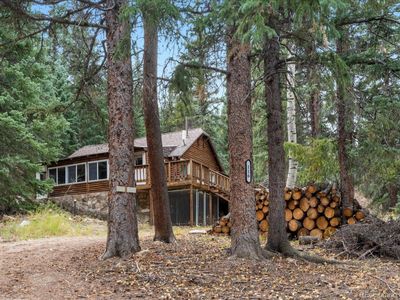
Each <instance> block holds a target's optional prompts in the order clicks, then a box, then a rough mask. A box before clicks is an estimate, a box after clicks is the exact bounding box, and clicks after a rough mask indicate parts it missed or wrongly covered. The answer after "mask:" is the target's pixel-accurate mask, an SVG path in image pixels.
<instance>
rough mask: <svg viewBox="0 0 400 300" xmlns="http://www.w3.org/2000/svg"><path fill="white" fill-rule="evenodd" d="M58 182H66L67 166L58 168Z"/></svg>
mask: <svg viewBox="0 0 400 300" xmlns="http://www.w3.org/2000/svg"><path fill="white" fill-rule="evenodd" d="M57 182H58V184H64V183H65V167H62V168H58V181H57Z"/></svg>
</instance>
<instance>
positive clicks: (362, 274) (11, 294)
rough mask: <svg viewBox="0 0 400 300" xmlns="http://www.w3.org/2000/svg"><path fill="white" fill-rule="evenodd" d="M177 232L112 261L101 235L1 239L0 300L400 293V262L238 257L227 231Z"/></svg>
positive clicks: (378, 295) (381, 296) (363, 296)
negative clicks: (232, 254)
mask: <svg viewBox="0 0 400 300" xmlns="http://www.w3.org/2000/svg"><path fill="white" fill-rule="evenodd" d="M177 237H178V243H177V244H169V245H166V244H163V243H159V242H153V241H152V238H151V236H146V237H142V238H141V247H142V251H141V252H139V253H137V254H135V255H133V256H132V257H130V258H128V259H126V260H121V259H117V258H113V259H109V260H106V261H100V260H99V259H98V257H99V256H100V255H101V253H102V251H104V245H105V238H100V237H89V238H88V237H74V238H70V237H63V238H49V239H40V240H32V241H26V242H14V243H4V242H3V243H0V267H1V268H0V299H81V298H85V299H400V262H398V261H397V262H396V261H389V260H381V259H371V260H364V261H346V262H345V264H341V265H321V264H319V265H317V264H312V263H307V262H303V261H298V260H294V259H290V258H282V257H279V258H276V259H275V258H274V259H273V260H266V261H248V260H240V259H237V260H232V259H228V257H227V252H226V248H227V247H228V246H229V238H227V237H214V236H209V235H203V236H194V235H189V234H186V233H185V234H180V235H179V236H177ZM307 251H316V253H320V254H321V255H327V256H329V257H332V254H330V253H325V254H324V253H323V252H320V251H322V250H319V249H317V248H316V249H307Z"/></svg>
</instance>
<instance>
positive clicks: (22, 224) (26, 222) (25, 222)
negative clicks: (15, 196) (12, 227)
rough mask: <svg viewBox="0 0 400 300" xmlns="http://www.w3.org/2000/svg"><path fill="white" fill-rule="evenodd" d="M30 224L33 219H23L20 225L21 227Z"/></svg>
mask: <svg viewBox="0 0 400 300" xmlns="http://www.w3.org/2000/svg"><path fill="white" fill-rule="evenodd" d="M29 224H31V221H28V220H23V221H22V222H21V223H20V224H19V226H20V227H24V226H28V225H29Z"/></svg>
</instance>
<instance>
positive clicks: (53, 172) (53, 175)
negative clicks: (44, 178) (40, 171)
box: [49, 169, 57, 183]
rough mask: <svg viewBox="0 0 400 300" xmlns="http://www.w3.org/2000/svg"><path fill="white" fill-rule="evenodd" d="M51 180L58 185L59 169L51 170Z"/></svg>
mask: <svg viewBox="0 0 400 300" xmlns="http://www.w3.org/2000/svg"><path fill="white" fill-rule="evenodd" d="M49 178H50V179H53V180H54V182H55V183H57V169H50V170H49Z"/></svg>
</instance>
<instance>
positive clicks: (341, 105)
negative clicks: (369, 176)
mask: <svg viewBox="0 0 400 300" xmlns="http://www.w3.org/2000/svg"><path fill="white" fill-rule="evenodd" d="M347 38H348V37H347V34H346V33H345V32H344V31H342V36H341V37H340V38H339V39H338V40H337V45H336V47H337V49H336V51H337V53H338V54H339V55H343V54H345V53H346V52H348V50H349V45H348V40H347ZM336 84H337V112H338V157H339V169H340V186H341V191H342V201H343V206H344V207H348V208H352V207H353V199H354V186H353V178H352V175H351V171H350V158H349V154H348V150H349V149H348V148H349V147H350V146H351V143H352V123H353V120H352V109H353V107H352V105H351V98H350V97H351V96H350V94H349V91H348V87H347V86H346V85H345V82H344V79H343V78H338V79H337V82H336Z"/></svg>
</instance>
